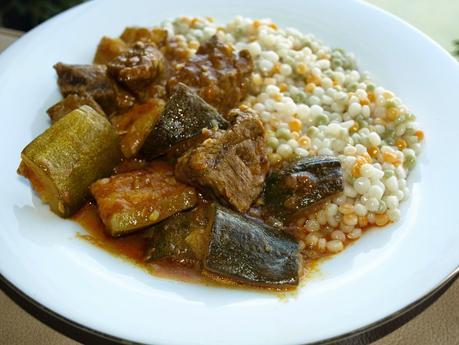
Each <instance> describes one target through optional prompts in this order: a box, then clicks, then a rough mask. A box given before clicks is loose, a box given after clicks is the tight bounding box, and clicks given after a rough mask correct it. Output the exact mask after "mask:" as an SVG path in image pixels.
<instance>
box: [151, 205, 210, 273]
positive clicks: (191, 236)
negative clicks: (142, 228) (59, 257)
mask: <svg viewBox="0 0 459 345" xmlns="http://www.w3.org/2000/svg"><path fill="white" fill-rule="evenodd" d="M214 216H215V207H214V206H213V205H202V206H198V207H196V208H194V209H193V210H191V211H187V212H182V213H178V214H175V215H173V216H172V217H170V218H168V219H166V220H164V221H162V222H160V223H158V224H156V225H153V226H152V227H151V228H150V229H149V231H148V233H149V235H148V237H149V240H148V245H147V250H146V255H145V260H146V261H147V262H148V261H156V260H161V259H168V260H171V261H175V262H178V263H180V264H182V265H197V266H199V265H200V264H201V263H202V260H203V259H204V257H205V256H206V253H207V245H208V242H209V234H210V228H211V227H212V224H213V221H214V220H213V219H214Z"/></svg>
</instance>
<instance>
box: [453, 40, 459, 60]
mask: <svg viewBox="0 0 459 345" xmlns="http://www.w3.org/2000/svg"><path fill="white" fill-rule="evenodd" d="M453 46H454V48H453V55H454V56H455V57H456V58H458V59H459V39H457V40H454V41H453Z"/></svg>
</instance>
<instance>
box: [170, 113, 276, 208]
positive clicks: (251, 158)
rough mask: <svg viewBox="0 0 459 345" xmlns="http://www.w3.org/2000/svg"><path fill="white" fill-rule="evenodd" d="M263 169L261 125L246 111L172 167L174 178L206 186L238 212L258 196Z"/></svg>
mask: <svg viewBox="0 0 459 345" xmlns="http://www.w3.org/2000/svg"><path fill="white" fill-rule="evenodd" d="M267 172H268V160H267V158H266V152H265V146H264V128H263V125H262V123H261V121H260V120H259V119H258V118H257V117H256V115H255V114H253V113H249V112H246V113H244V116H240V118H238V119H237V120H236V123H235V124H234V126H233V127H232V128H231V129H229V130H227V131H219V132H217V134H216V137H215V138H210V139H207V140H205V141H204V142H203V143H202V144H200V145H199V146H197V147H196V148H194V149H191V150H189V151H188V152H187V153H186V154H185V155H183V156H182V157H180V158H179V160H178V161H177V165H176V166H175V174H176V177H177V179H179V180H181V181H184V182H187V183H190V184H192V185H197V186H203V187H208V188H210V189H211V190H212V191H213V192H214V193H215V194H216V195H217V196H218V197H220V198H222V199H224V200H226V201H227V202H229V203H230V204H231V205H232V206H233V207H234V208H235V209H236V210H238V211H240V212H245V211H247V210H248V209H249V208H250V205H251V204H252V203H253V202H254V201H255V199H256V198H257V197H258V195H259V194H260V192H261V190H262V189H263V183H264V180H265V176H266V173H267Z"/></svg>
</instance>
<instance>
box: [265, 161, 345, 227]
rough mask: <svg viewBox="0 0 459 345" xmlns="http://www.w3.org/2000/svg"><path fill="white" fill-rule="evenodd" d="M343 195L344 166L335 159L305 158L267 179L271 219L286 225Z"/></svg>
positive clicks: (275, 171)
mask: <svg viewBox="0 0 459 345" xmlns="http://www.w3.org/2000/svg"><path fill="white" fill-rule="evenodd" d="M342 191H343V172H342V169H341V162H340V160H339V159H338V158H336V157H331V156H316V157H306V158H302V159H300V160H297V161H294V162H291V163H290V164H288V165H287V166H286V167H283V168H281V169H278V170H274V171H272V172H271V174H270V175H269V176H268V178H267V179H266V187H265V192H264V202H265V205H266V210H267V212H268V213H269V214H270V215H273V216H274V217H277V218H278V219H279V220H281V221H286V220H288V219H289V218H291V217H292V216H294V215H295V214H298V213H302V212H304V211H307V210H308V208H310V207H311V206H313V205H314V204H316V203H318V202H320V201H323V200H324V199H326V198H328V197H331V196H333V195H335V194H337V193H339V192H342Z"/></svg>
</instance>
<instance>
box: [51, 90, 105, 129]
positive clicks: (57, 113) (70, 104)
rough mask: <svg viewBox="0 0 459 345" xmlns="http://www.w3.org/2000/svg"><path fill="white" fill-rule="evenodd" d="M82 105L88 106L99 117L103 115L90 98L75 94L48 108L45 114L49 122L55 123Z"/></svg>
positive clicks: (97, 105) (98, 106)
mask: <svg viewBox="0 0 459 345" xmlns="http://www.w3.org/2000/svg"><path fill="white" fill-rule="evenodd" d="M82 105H89V106H90V107H91V108H92V109H94V110H95V111H97V112H98V113H99V114H101V115H105V113H104V111H103V110H102V108H101V107H100V105H99V104H97V102H96V101H95V100H94V98H92V97H91V96H78V95H76V94H72V95H68V96H67V97H65V98H64V99H63V100H61V101H59V102H57V103H56V104H54V105H53V106H52V107H50V108H49V109H48V110H47V112H48V115H49V117H50V118H51V122H56V121H57V120H59V119H60V118H61V117H63V116H64V115H66V114H68V113H70V112H71V111H72V110H75V109H77V108H79V107H81V106H82Z"/></svg>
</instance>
